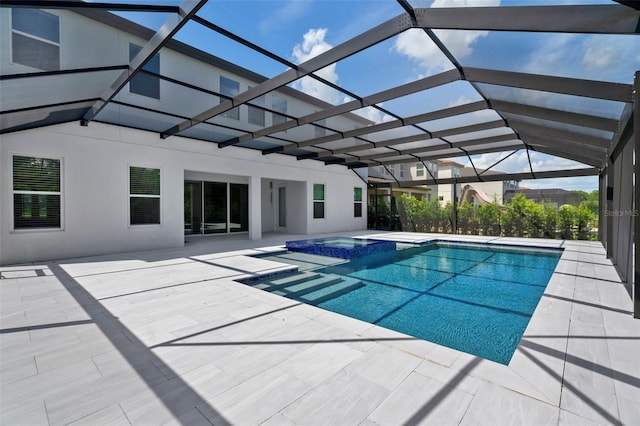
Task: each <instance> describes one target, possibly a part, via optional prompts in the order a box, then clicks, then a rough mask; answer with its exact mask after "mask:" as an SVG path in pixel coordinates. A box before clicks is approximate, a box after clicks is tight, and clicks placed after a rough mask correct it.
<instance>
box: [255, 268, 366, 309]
mask: <svg viewBox="0 0 640 426" xmlns="http://www.w3.org/2000/svg"><path fill="white" fill-rule="evenodd" d="M363 286H364V284H362V282H361V281H360V280H358V279H355V278H348V277H339V276H336V275H326V274H318V273H314V272H302V273H298V274H295V275H292V276H289V277H284V278H278V279H275V280H269V281H266V282H260V283H258V284H256V285H254V287H256V288H259V289H261V290H264V291H268V292H271V293H274V294H277V295H280V296H285V297H289V298H292V299H296V300H301V301H304V302H306V303H310V304H313V305H317V304H320V303H323V302H326V301H328V300H331V299H334V298H336V297H340V296H342V295H345V294H347V293H350V292H352V291H354V290H357V289H359V288H361V287H363Z"/></svg>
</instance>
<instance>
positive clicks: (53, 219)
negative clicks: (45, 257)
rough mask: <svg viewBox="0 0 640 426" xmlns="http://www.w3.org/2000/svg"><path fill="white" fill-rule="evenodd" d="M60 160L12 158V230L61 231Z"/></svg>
mask: <svg viewBox="0 0 640 426" xmlns="http://www.w3.org/2000/svg"><path fill="white" fill-rule="evenodd" d="M60 176H61V173H60V160H54V159H51V158H39V157H24V156H20V155H15V156H14V157H13V228H14V229H30V228H60V227H61V219H60V218H61V214H60V207H61V202H60V199H61V196H62V192H61V189H60Z"/></svg>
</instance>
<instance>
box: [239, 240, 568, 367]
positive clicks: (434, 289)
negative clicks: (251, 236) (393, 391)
mask: <svg viewBox="0 0 640 426" xmlns="http://www.w3.org/2000/svg"><path fill="white" fill-rule="evenodd" d="M561 252H562V250H559V249H533V248H526V249H523V248H517V249H513V248H506V247H502V246H489V245H469V244H459V243H443V242H437V243H431V244H429V245H427V246H422V247H412V248H406V249H401V250H397V251H393V252H385V253H378V254H374V255H370V256H366V257H361V258H357V259H352V260H350V261H348V262H346V261H341V260H337V259H331V258H325V257H320V256H311V255H308V254H302V253H291V252H288V253H283V254H280V255H276V256H271V257H270V258H272V259H273V260H278V261H282V262H288V263H293V264H297V265H299V269H300V272H298V273H295V274H293V275H287V276H281V277H275V278H271V279H265V280H257V281H248V282H246V283H247V284H249V285H252V286H254V287H257V288H260V289H263V290H265V291H270V292H273V293H276V294H280V295H282V296H286V297H288V298H291V299H294V300H298V301H302V302H305V303H308V304H312V305H316V306H319V307H321V308H324V309H327V310H329V311H333V312H338V313H341V314H343V315H347V316H350V317H353V318H358V319H360V320H363V321H367V322H370V323H372V324H377V325H380V326H382V327H386V328H389V329H392V330H396V331H399V332H402V333H405V334H408V335H411V336H414V337H418V338H421V339H424V340H428V341H431V342H434V343H438V344H440V345H444V346H448V347H451V348H454V349H458V350H461V351H464V352H467V353H470V354H473V355H477V356H480V357H482V358H486V359H489V360H493V361H496V362H499V363H502V364H508V363H509V361H510V360H511V357H512V355H513V352H514V351H515V349H516V347H517V346H518V343H519V341H520V338H521V337H522V335H523V333H524V330H525V328H526V326H527V324H528V323H529V319H530V318H531V315H532V314H533V311H534V309H535V307H536V305H537V304H538V301H539V300H540V297H541V296H542V294H543V292H544V290H545V288H546V286H547V283H548V282H549V279H550V278H551V275H552V274H553V270H554V269H555V267H556V264H557V263H558V260H559V258H560V255H561Z"/></svg>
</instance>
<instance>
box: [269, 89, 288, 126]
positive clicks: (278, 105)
mask: <svg viewBox="0 0 640 426" xmlns="http://www.w3.org/2000/svg"><path fill="white" fill-rule="evenodd" d="M272 107H273V110H274V111H275V112H276V113H278V112H279V113H280V114H283V115H280V114H276V113H274V114H272V118H271V120H272V122H273V123H272V124H273V125H274V126H275V125H276V124H281V123H284V122H285V121H287V117H286V116H285V114H287V100H286V99H285V98H283V97H282V96H278V95H273V98H272Z"/></svg>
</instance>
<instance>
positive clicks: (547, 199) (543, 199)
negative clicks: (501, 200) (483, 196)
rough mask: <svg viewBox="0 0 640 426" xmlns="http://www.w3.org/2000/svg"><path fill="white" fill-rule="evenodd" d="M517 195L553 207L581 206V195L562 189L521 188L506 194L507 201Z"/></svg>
mask: <svg viewBox="0 0 640 426" xmlns="http://www.w3.org/2000/svg"><path fill="white" fill-rule="evenodd" d="M516 194H522V195H524V196H525V197H527V198H528V199H529V200H533V201H535V202H536V203H541V204H547V205H553V206H555V207H560V206H562V205H565V204H571V205H574V206H577V205H578V204H580V194H578V193H577V192H574V191H567V190H565V189H560V188H548V189H529V188H519V189H517V190H511V191H508V192H507V193H506V194H505V199H506V200H507V202H508V201H511V200H512V199H513V197H514V196H515V195H516Z"/></svg>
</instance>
